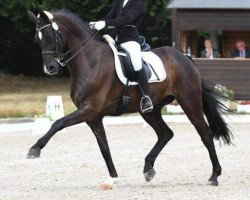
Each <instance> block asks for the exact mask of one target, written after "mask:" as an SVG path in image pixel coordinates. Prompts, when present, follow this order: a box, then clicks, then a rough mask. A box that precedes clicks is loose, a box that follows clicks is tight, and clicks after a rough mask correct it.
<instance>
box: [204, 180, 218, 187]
mask: <svg viewBox="0 0 250 200" xmlns="http://www.w3.org/2000/svg"><path fill="white" fill-rule="evenodd" d="M207 184H208V185H211V186H218V185H219V182H218V181H217V180H216V181H210V180H209V181H208V182H207Z"/></svg>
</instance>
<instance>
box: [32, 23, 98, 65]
mask: <svg viewBox="0 0 250 200" xmlns="http://www.w3.org/2000/svg"><path fill="white" fill-rule="evenodd" d="M48 27H52V30H53V37H54V41H55V47H56V49H55V50H54V51H42V55H43V56H46V55H50V56H51V55H52V56H54V57H55V60H56V61H57V62H58V63H59V64H60V65H61V66H66V65H67V64H68V63H69V62H70V61H71V60H73V59H74V58H75V57H76V56H77V55H78V54H79V53H80V52H81V51H83V50H84V49H85V47H87V46H88V45H89V43H90V41H91V40H92V39H93V38H94V37H95V36H96V35H97V33H98V31H94V32H93V34H90V35H88V37H87V38H85V39H84V40H83V41H81V42H80V43H79V44H77V45H76V46H74V47H73V48H71V49H70V50H68V51H67V52H65V53H63V49H62V35H61V32H60V30H59V27H58V25H57V23H56V22H53V21H51V23H49V24H46V25H44V26H42V27H40V28H36V32H37V34H38V33H39V32H40V31H42V30H44V29H46V28H48ZM84 43H85V44H84ZM83 44H84V45H83ZM82 45H83V46H82ZM81 46H82V47H81ZM80 47H81V48H80ZM78 48H80V49H79V50H78V51H76V52H75V53H74V54H73V55H72V56H71V57H69V58H68V59H66V60H65V58H66V57H67V56H68V55H69V54H70V53H72V52H73V51H75V50H77V49H78Z"/></svg>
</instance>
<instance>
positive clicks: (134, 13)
mask: <svg viewBox="0 0 250 200" xmlns="http://www.w3.org/2000/svg"><path fill="white" fill-rule="evenodd" d="M144 14H145V4H142V3H141V2H140V1H137V2H135V4H134V6H133V8H131V9H130V10H129V11H128V13H126V14H125V15H124V16H121V17H118V18H115V19H109V20H105V22H106V26H125V25H131V23H132V22H133V21H134V20H135V19H137V18H138V17H139V16H141V15H144Z"/></svg>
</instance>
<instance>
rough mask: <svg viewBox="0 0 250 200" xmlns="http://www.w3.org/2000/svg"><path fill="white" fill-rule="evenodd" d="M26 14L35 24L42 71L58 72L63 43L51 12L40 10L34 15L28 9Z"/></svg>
mask: <svg viewBox="0 0 250 200" xmlns="http://www.w3.org/2000/svg"><path fill="white" fill-rule="evenodd" d="M28 16H29V18H30V20H31V21H32V22H34V23H35V24H36V39H37V41H38V42H39V44H40V46H41V49H42V56H43V66H44V67H43V70H44V72H45V73H46V74H49V75H55V74H58V73H59V71H60V66H61V65H60V64H59V63H60V59H61V58H60V56H61V54H62V49H63V48H64V46H63V45H64V44H63V40H62V35H61V32H60V31H59V26H58V24H57V23H56V22H55V18H54V16H53V14H52V13H50V12H47V11H42V12H40V13H39V14H38V16H35V14H34V13H32V12H31V11H28Z"/></svg>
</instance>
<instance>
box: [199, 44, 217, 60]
mask: <svg viewBox="0 0 250 200" xmlns="http://www.w3.org/2000/svg"><path fill="white" fill-rule="evenodd" d="M205 47H206V49H204V50H202V51H201V57H202V58H208V59H213V58H220V53H219V51H218V50H216V49H213V43H212V40H211V39H205Z"/></svg>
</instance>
